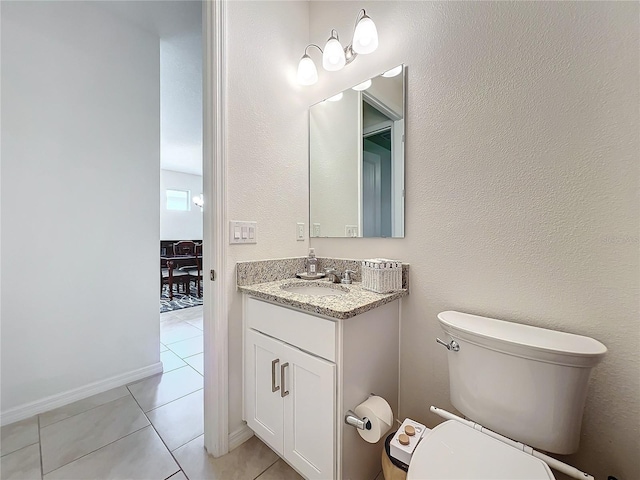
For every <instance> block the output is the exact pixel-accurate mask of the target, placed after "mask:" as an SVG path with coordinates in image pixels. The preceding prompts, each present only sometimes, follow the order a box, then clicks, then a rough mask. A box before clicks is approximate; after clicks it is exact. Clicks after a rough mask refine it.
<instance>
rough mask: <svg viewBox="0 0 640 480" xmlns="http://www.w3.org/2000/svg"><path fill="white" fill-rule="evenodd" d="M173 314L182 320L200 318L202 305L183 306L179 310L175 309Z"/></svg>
mask: <svg viewBox="0 0 640 480" xmlns="http://www.w3.org/2000/svg"><path fill="white" fill-rule="evenodd" d="M175 314H176V316H177V317H178V318H180V319H182V320H187V321H189V320H195V319H198V318H202V315H204V308H203V307H202V305H198V306H196V307H190V308H183V309H181V310H175Z"/></svg>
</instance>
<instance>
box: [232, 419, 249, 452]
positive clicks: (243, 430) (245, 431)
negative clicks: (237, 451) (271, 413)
mask: <svg viewBox="0 0 640 480" xmlns="http://www.w3.org/2000/svg"><path fill="white" fill-rule="evenodd" d="M251 437H253V430H251V429H250V428H249V427H248V426H247V425H243V426H242V427H240V428H238V429H237V430H234V431H233V432H231V433H230V434H229V451H231V450H233V449H234V448H236V447H239V446H240V445H242V444H243V443H244V442H246V441H247V440H249V439H250V438H251Z"/></svg>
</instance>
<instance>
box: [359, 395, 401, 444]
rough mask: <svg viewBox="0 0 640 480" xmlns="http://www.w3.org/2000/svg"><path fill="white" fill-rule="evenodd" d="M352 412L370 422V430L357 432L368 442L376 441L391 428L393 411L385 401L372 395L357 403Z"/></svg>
mask: <svg viewBox="0 0 640 480" xmlns="http://www.w3.org/2000/svg"><path fill="white" fill-rule="evenodd" d="M354 412H355V414H356V415H358V416H359V417H360V418H362V419H364V418H366V419H367V420H369V422H371V430H366V429H365V430H360V429H358V433H359V434H360V436H361V437H362V438H363V439H364V440H365V441H367V442H369V443H377V442H378V441H379V440H380V439H381V438H382V437H383V436H384V434H385V433H387V432H388V431H389V430H391V425H393V411H392V410H391V406H390V405H389V404H388V403H387V401H386V400H385V399H384V398H382V397H378V396H377V395H372V396H370V397H369V398H367V399H366V400H365V401H364V402H362V403H361V404H360V405H358V406H357V407H356V408H355V409H354Z"/></svg>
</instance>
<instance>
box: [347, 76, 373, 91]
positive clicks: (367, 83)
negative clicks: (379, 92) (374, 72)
mask: <svg viewBox="0 0 640 480" xmlns="http://www.w3.org/2000/svg"><path fill="white" fill-rule="evenodd" d="M370 86H371V79H369V80H365V81H364V82H362V83H359V84H358V85H356V86H355V87H351V89H352V90H355V91H356V92H361V91H362V90H366V89H367V88H369V87H370Z"/></svg>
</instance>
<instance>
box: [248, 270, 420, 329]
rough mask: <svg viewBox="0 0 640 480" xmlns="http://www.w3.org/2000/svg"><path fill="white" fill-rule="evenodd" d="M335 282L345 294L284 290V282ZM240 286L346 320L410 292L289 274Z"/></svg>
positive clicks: (266, 297) (251, 292)
mask: <svg viewBox="0 0 640 480" xmlns="http://www.w3.org/2000/svg"><path fill="white" fill-rule="evenodd" d="M327 283H329V284H331V287H332V288H336V289H338V290H343V291H347V292H348V293H346V294H345V295H331V296H322V297H319V296H312V295H302V294H299V293H293V292H288V291H286V290H283V289H282V287H283V286H287V285H292V284H296V285H298V284H304V285H305V286H306V285H308V286H318V285H320V284H323V285H326V284H327ZM238 290H240V291H241V292H243V293H246V294H248V295H251V296H252V297H256V298H261V299H263V300H268V301H270V302H274V303H279V304H281V305H285V306H288V307H294V308H298V309H300V310H303V311H306V312H311V313H316V314H319V315H325V316H327V317H331V318H335V319H338V320H343V319H346V318H351V317H355V316H356V315H360V314H361V313H364V312H367V311H369V310H372V309H374V308H376V307H379V306H381V305H384V304H385V303H389V302H393V301H394V300H397V299H398V298H401V297H404V296H406V295H408V294H409V291H408V290H406V289H403V290H399V291H397V292H393V293H375V292H370V291H369V290H365V289H363V288H362V284H361V283H360V282H353V283H352V284H349V285H346V284H339V283H336V284H332V283H331V282H330V281H329V280H326V279H325V280H301V279H299V278H287V279H285V280H276V281H273V282H266V283H256V284H253V285H242V286H241V285H239V286H238Z"/></svg>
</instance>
